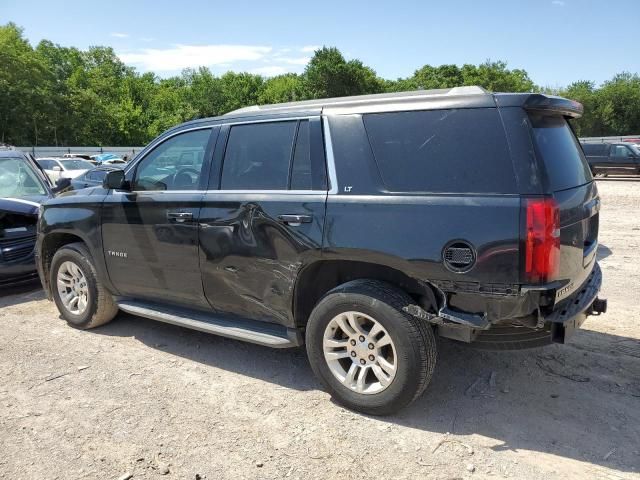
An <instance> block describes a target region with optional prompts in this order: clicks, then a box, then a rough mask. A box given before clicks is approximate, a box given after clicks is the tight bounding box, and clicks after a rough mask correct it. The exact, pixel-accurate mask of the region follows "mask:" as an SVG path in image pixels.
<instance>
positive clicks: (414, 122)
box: [364, 108, 516, 193]
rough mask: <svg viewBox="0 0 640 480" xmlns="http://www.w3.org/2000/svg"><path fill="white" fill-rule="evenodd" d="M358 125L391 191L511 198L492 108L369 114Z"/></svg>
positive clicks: (505, 153)
mask: <svg viewBox="0 0 640 480" xmlns="http://www.w3.org/2000/svg"><path fill="white" fill-rule="evenodd" d="M364 122H365V127H366V130H367V134H368V136H369V140H370V142H371V146H372V148H373V153H374V156H375V159H376V162H377V164H378V168H379V169H380V174H381V176H382V179H383V181H384V183H385V185H386V187H387V188H388V189H389V190H391V191H402V192H473V193H491V192H496V193H515V192H516V186H515V175H514V171H513V166H512V164H511V158H510V156H509V150H508V147H507V142H506V138H505V133H504V128H503V127H502V123H501V121H500V117H499V115H498V111H497V109H495V108H480V109H460V110H430V111H419V112H397V113H380V114H370V115H364Z"/></svg>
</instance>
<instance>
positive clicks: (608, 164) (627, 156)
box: [582, 143, 640, 176]
mask: <svg viewBox="0 0 640 480" xmlns="http://www.w3.org/2000/svg"><path fill="white" fill-rule="evenodd" d="M582 149H583V150H584V155H585V157H586V158H587V163H589V167H590V168H591V172H592V173H593V174H594V175H604V176H607V175H608V174H610V173H612V174H619V175H640V148H638V146H636V145H633V144H631V143H583V144H582Z"/></svg>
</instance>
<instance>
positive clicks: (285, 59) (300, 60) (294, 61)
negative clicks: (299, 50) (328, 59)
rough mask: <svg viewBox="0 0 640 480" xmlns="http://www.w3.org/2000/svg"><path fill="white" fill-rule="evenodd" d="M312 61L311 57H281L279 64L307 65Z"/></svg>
mask: <svg viewBox="0 0 640 480" xmlns="http://www.w3.org/2000/svg"><path fill="white" fill-rule="evenodd" d="M309 60H311V57H297V58H292V57H279V58H278V61H279V62H284V63H288V64H289V65H306V64H307V63H309Z"/></svg>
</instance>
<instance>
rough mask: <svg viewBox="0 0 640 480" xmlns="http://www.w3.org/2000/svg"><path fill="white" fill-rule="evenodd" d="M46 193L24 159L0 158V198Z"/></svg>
mask: <svg viewBox="0 0 640 480" xmlns="http://www.w3.org/2000/svg"><path fill="white" fill-rule="evenodd" d="M46 194H47V190H46V188H45V186H44V184H43V183H42V181H41V180H40V178H39V177H38V175H37V174H36V172H34V171H33V169H32V168H31V166H30V165H29V164H28V163H27V162H26V161H25V160H24V159H22V158H13V157H9V158H0V198H3V197H8V198H20V197H29V196H32V195H46Z"/></svg>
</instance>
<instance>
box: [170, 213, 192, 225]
mask: <svg viewBox="0 0 640 480" xmlns="http://www.w3.org/2000/svg"><path fill="white" fill-rule="evenodd" d="M167 220H169V221H174V222H176V223H184V222H187V221H191V220H193V213H191V212H167Z"/></svg>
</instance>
